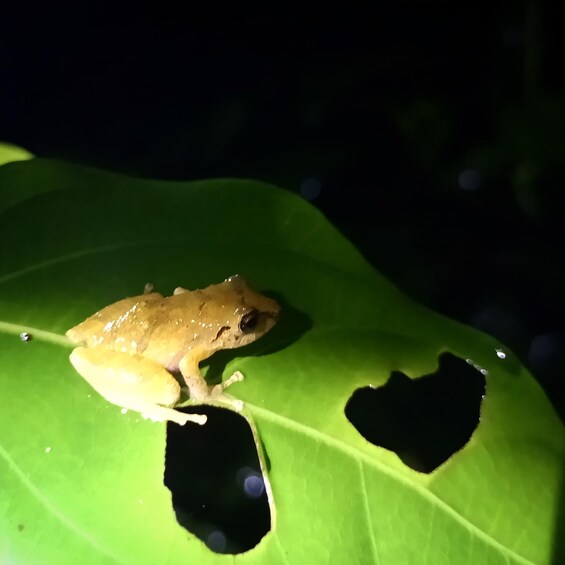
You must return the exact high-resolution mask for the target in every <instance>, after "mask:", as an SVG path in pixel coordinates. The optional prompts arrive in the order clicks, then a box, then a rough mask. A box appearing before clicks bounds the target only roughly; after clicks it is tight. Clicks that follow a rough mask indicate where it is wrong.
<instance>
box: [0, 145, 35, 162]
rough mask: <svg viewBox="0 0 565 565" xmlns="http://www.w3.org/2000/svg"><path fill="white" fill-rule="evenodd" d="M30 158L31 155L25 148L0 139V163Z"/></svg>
mask: <svg viewBox="0 0 565 565" xmlns="http://www.w3.org/2000/svg"><path fill="white" fill-rule="evenodd" d="M32 158H33V155H32V154H31V153H30V152H29V151H27V150H26V149H22V148H21V147H17V146H16V145H12V144H10V143H3V142H1V141H0V165H4V164H5V163H12V162H13V161H27V160H28V159H32Z"/></svg>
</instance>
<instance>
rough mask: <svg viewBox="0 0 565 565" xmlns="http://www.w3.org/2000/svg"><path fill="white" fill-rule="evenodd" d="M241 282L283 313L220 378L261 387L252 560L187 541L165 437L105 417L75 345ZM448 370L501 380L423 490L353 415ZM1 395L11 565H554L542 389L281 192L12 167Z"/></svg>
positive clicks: (552, 462) (1, 479)
mask: <svg viewBox="0 0 565 565" xmlns="http://www.w3.org/2000/svg"><path fill="white" fill-rule="evenodd" d="M383 245H386V242H383ZM234 273H241V274H243V275H245V276H246V277H247V278H248V279H249V280H250V281H251V282H252V284H253V285H254V286H255V287H256V288H257V289H259V290H261V291H264V292H267V293H270V294H271V295H272V296H275V297H276V298H277V300H279V301H280V302H281V304H282V306H283V311H282V315H281V318H280V320H279V323H278V325H277V327H276V328H275V329H274V330H273V331H272V332H271V333H270V334H268V335H267V336H264V337H263V338H262V339H261V340H260V341H258V342H257V343H256V344H253V345H254V346H256V347H255V348H254V349H246V348H243V349H240V350H233V352H231V353H232V355H231V357H229V362H228V363H227V365H226V366H225V370H224V373H223V375H224V378H227V376H229V375H230V374H231V373H233V371H234V370H236V369H240V370H241V371H242V372H243V373H244V374H245V376H246V379H245V380H244V381H243V382H241V383H237V384H235V385H233V386H232V387H231V389H230V392H231V394H232V395H234V396H236V397H238V398H240V399H242V400H243V401H244V403H245V414H246V415H247V417H249V418H250V419H252V420H253V422H254V423H255V425H256V427H257V431H258V433H259V435H260V437H261V440H262V443H263V445H264V449H265V452H266V454H267V456H268V459H269V462H270V471H269V476H268V480H269V482H270V487H271V489H272V493H273V497H274V508H273V509H272V512H273V514H274V523H273V528H272V531H271V532H270V533H269V534H268V535H267V536H266V537H265V538H264V539H263V540H262V541H261V542H260V543H259V545H258V546H257V547H255V548H254V549H252V550H251V551H249V552H247V553H243V554H240V555H237V556H235V557H234V556H230V555H220V554H216V553H213V552H212V551H210V550H209V549H208V548H207V547H206V546H205V545H204V544H203V543H202V542H201V541H200V540H198V539H197V538H195V537H194V536H193V535H192V534H190V533H188V532H187V531H186V530H185V529H183V528H182V527H180V526H179V525H178V524H177V522H176V520H175V517H174V514H173V510H172V507H171V498H170V493H169V491H168V490H167V489H166V488H165V486H164V485H163V467H164V448H165V431H166V427H165V425H164V424H161V423H153V422H150V421H145V420H143V419H142V418H141V417H140V416H139V415H138V414H136V413H132V412H129V413H127V414H125V415H124V414H122V413H121V412H120V409H119V408H118V407H116V406H114V405H111V404H109V403H108V402H106V401H105V400H104V399H102V398H100V397H99V396H98V395H97V394H96V393H95V392H94V391H93V390H91V389H90V387H89V385H88V384H87V383H86V382H85V381H84V380H83V379H82V378H81V377H80V376H79V375H77V374H76V373H75V371H74V370H73V368H72V367H71V365H70V363H69V362H68V354H69V352H70V347H69V345H68V344H67V343H66V340H65V338H64V337H63V336H64V332H65V331H66V329H68V328H69V327H71V326H72V325H74V324H76V323H77V322H79V321H81V320H82V319H83V318H85V317H86V316H87V315H90V314H92V313H93V312H95V311H96V310H98V309H100V308H101V307H103V306H105V305H107V304H109V303H111V302H113V301H115V300H118V299H120V298H123V297H125V296H128V295H130V296H131V295H135V294H139V293H140V292H141V290H142V289H143V286H144V284H145V283H146V282H152V283H154V284H155V286H156V288H157V289H158V290H159V291H161V292H163V293H170V292H172V290H173V289H174V288H175V287H176V286H179V285H181V286H184V287H186V288H198V287H204V286H207V285H209V284H211V283H216V282H220V281H222V280H223V279H225V278H226V277H227V276H229V275H232V274H234ZM298 320H307V321H308V324H306V325H307V326H308V327H307V328H306V327H305V326H306V325H305V324H303V323H302V324H299V323H298ZM23 331H27V332H29V333H30V334H31V335H32V337H33V339H32V340H31V341H28V342H24V341H22V340H21V339H20V333H21V332H23ZM251 347H252V348H253V346H251ZM500 347H502V349H503V350H504V351H505V352H506V357H505V358H504V359H501V358H499V357H498V356H497V353H496V349H497V348H500ZM443 351H449V352H451V353H453V354H455V355H458V356H460V357H462V358H464V359H472V360H473V362H474V363H476V364H478V365H479V366H480V367H483V368H484V369H486V370H487V371H488V374H487V376H486V383H487V386H486V397H485V399H484V401H483V403H482V408H481V420H480V423H479V425H478V427H477V429H476V431H475V433H474V434H473V436H472V438H471V440H470V441H469V443H468V444H467V445H466V446H465V447H464V448H463V449H462V450H461V451H459V452H458V453H456V454H454V455H453V456H452V457H451V458H450V459H449V460H448V461H447V462H446V463H445V464H443V465H442V466H440V467H439V468H438V469H436V470H435V471H434V472H432V473H430V474H423V473H418V472H416V471H414V470H412V469H410V468H408V467H407V466H406V465H404V464H403V463H402V462H401V461H400V459H399V458H398V457H397V456H396V455H395V454H394V453H392V452H389V451H387V450H385V449H383V448H380V447H377V446H374V445H372V444H370V443H368V442H367V441H366V440H365V439H364V438H363V437H362V436H361V435H360V434H359V433H358V432H357V431H356V429H355V428H354V427H353V426H352V425H351V424H350V423H349V422H348V420H347V419H346V417H345V415H344V407H345V404H346V402H347V400H348V398H349V397H350V395H351V394H352V392H353V391H354V390H356V389H357V388H359V387H362V386H366V385H373V386H379V385H382V384H384V383H385V382H386V381H387V379H388V377H389V375H390V373H391V371H403V372H404V373H406V374H407V375H409V376H410V377H411V378H417V377H420V376H422V375H425V374H428V373H431V372H433V371H434V370H435V369H436V368H437V366H438V355H439V354H440V353H441V352H443ZM0 383H1V390H2V401H1V403H2V404H1V411H0V562H1V563H10V564H12V563H15V564H26V565H34V564H42V565H44V564H59V563H81V564H85V563H87V564H89V563H92V564H101V563H124V564H126V563H132V564H145V563H147V564H156V563H159V564H177V563H179V564H180V563H198V564H199V565H200V564H208V563H210V564H215V563H219V564H221V563H232V562H237V563H242V564H247V563H249V564H251V563H254V564H266V563H268V564H279V563H280V564H302V563H311V562H315V563H320V564H325V563H335V564H342V563H347V564H370V563H377V564H398V563H430V564H431V563H433V564H435V565H440V564H453V563H457V564H461V563H465V564H466V563H469V564H477V563H481V564H494V563H505V564H508V563H549V562H551V561H552V559H554V558H555V556H554V551H555V547H554V546H555V544H556V540H557V539H558V536H559V533H558V532H557V531H556V525H555V524H556V521H557V514H558V512H559V508H558V506H559V496H560V494H559V493H560V488H561V487H562V485H561V484H560V481H561V480H562V468H563V459H564V455H565V433H564V432H565V430H564V429H563V426H562V424H561V423H560V421H559V419H558V418H557V416H556V414H555V413H554V411H553V409H552V407H551V405H550V404H549V402H548V400H547V398H546V397H545V396H544V394H543V392H542V391H541V389H540V388H539V386H538V385H537V384H536V382H535V381H534V379H533V378H532V377H531V376H530V375H529V374H528V372H527V371H526V370H525V369H524V368H522V367H521V366H520V364H519V362H518V361H517V360H516V358H515V357H514V356H513V355H512V353H511V352H509V351H507V350H505V349H504V347H503V346H502V345H501V344H499V343H497V342H496V341H495V340H494V339H492V338H490V337H488V336H485V335H483V334H481V333H479V332H477V331H475V330H473V329H471V328H468V327H465V326H463V325H461V324H458V323H455V322H453V321H450V320H448V319H445V318H443V317H442V316H439V315H437V314H435V313H433V312H430V311H429V310H427V309H425V308H423V307H421V306H419V305H417V304H415V303H414V302H412V301H411V300H409V299H408V298H407V297H405V296H404V295H403V294H402V293H401V292H399V291H398V290H397V289H396V288H395V287H394V286H393V285H391V284H390V283H389V282H388V281H387V280H385V279H384V278H383V277H382V276H381V275H379V273H378V272H376V271H375V270H374V269H373V268H372V267H371V266H370V265H369V264H368V263H367V262H366V261H365V260H364V259H363V257H362V256H361V255H360V254H359V253H358V252H357V251H356V250H355V248H354V247H353V246H352V245H351V244H350V243H349V242H348V241H347V240H345V239H344V238H343V237H342V236H341V235H340V234H339V232H338V231H337V230H336V229H334V228H333V227H332V226H331V225H330V223H329V222H328V221H327V220H326V219H325V218H324V217H323V216H322V215H321V214H320V213H319V212H318V211H317V210H316V209H315V208H313V207H312V206H311V205H309V204H308V203H307V202H305V201H303V200H301V199H300V198H298V197H296V196H294V195H292V194H290V193H288V192H285V191H283V190H280V189H277V188H275V187H272V186H267V185H264V184H262V183H258V182H252V181H236V180H215V181H205V182H187V183H182V182H163V181H149V180H139V179H132V178H128V177H124V176H119V175H115V174H110V173H106V172H102V171H96V170H92V169H86V168H81V167H77V166H71V165H68V164H63V163H56V162H50V161H43V160H39V159H36V160H32V161H28V162H21V163H11V164H8V165H4V166H3V167H0ZM188 425H190V424H188Z"/></svg>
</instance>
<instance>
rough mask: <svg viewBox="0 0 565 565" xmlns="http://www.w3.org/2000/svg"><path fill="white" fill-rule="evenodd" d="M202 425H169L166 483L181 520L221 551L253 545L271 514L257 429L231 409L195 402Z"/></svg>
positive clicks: (268, 524)
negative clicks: (255, 436) (256, 440)
mask: <svg viewBox="0 0 565 565" xmlns="http://www.w3.org/2000/svg"><path fill="white" fill-rule="evenodd" d="M184 411H186V412H191V413H196V414H206V415H207V416H208V421H207V422H206V424H204V425H203V426H198V425H191V424H190V423H188V424H186V425H185V426H178V425H177V424H171V423H169V424H168V425H167V451H166V455H165V485H166V486H167V488H168V489H169V490H170V491H171V493H172V499H173V500H172V502H173V508H174V511H175V514H176V517H177V521H178V522H179V524H180V525H181V526H183V527H185V528H186V529H187V530H188V531H190V532H191V533H193V534H194V535H195V536H197V537H198V538H200V539H201V540H202V541H203V542H204V543H206V545H208V547H209V548H210V549H212V550H213V551H215V552H217V553H242V552H244V551H247V550H249V549H251V548H253V547H255V546H256V545H257V544H258V543H259V542H260V541H261V539H262V538H263V536H264V535H265V534H266V533H267V532H269V530H270V528H271V514H270V509H269V502H268V499H267V493H266V492H265V485H264V482H263V476H262V473H261V468H260V464H259V457H258V455H257V450H256V446H255V443H254V441H253V434H252V432H251V430H250V428H249V425H248V423H247V422H246V420H245V419H244V418H243V417H241V416H239V415H238V414H236V413H235V412H233V411H231V410H224V409H221V408H215V407H212V406H193V407H190V408H186V409H184Z"/></svg>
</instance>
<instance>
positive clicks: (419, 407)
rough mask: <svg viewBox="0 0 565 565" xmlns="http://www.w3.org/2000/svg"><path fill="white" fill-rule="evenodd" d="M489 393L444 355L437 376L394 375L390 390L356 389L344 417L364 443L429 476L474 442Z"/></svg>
mask: <svg viewBox="0 0 565 565" xmlns="http://www.w3.org/2000/svg"><path fill="white" fill-rule="evenodd" d="M484 393H485V378H484V376H483V374H481V372H480V371H479V370H477V369H475V368H474V367H473V366H472V365H469V364H468V363H466V362H465V361H464V360H463V359H460V358H459V357H456V356H455V355H452V354H450V353H444V354H443V355H441V357H440V359H439V368H438V370H437V371H436V372H435V373H433V374H430V375H425V376H423V377H420V378H417V379H410V378H409V377H407V376H406V375H405V374H404V373H402V372H400V371H393V372H392V373H391V376H390V378H389V380H388V381H387V382H386V384H385V385H383V386H381V387H378V388H373V387H364V388H360V389H357V390H356V391H355V392H354V393H353V395H352V396H351V398H350V399H349V401H348V402H347V405H346V407H345V415H346V417H347V419H348V420H349V421H350V422H351V423H352V424H353V425H354V426H355V428H356V429H357V431H358V432H359V433H360V434H361V435H362V436H363V437H364V438H365V439H367V440H368V441H370V442H371V443H374V444H375V445H378V446H380V447H384V448H385V449H389V450H390V451H394V452H395V453H396V454H397V455H398V457H400V459H401V460H402V461H403V462H404V463H405V464H406V465H408V466H409V467H411V468H412V469H414V470H416V471H421V472H424V473H430V472H431V471H433V470H434V469H435V468H436V467H439V466H440V465H441V464H442V463H444V462H445V461H447V459H449V457H451V455H453V454H454V453H455V452H456V451H458V450H459V449H461V448H462V447H463V446H464V445H465V444H466V443H467V442H468V441H469V438H470V437H471V434H472V433H473V431H474V430H475V428H476V427H477V424H478V422H479V415H480V407H481V401H482V398H483V396H484Z"/></svg>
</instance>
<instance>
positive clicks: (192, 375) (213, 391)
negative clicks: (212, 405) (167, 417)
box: [179, 350, 243, 411]
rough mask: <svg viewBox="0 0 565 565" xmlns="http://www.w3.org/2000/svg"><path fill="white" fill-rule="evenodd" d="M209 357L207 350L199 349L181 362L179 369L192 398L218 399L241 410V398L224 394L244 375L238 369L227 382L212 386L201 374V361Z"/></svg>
mask: <svg viewBox="0 0 565 565" xmlns="http://www.w3.org/2000/svg"><path fill="white" fill-rule="evenodd" d="M207 357H208V354H207V352H202V354H199V351H198V350H192V351H190V352H189V353H187V354H186V355H185V356H184V357H183V358H182V359H181V360H180V362H179V370H180V372H181V374H182V377H183V379H184V382H185V383H186V386H187V387H188V392H189V394H190V399H191V400H194V401H195V402H196V403H198V402H203V403H205V402H208V401H210V400H217V401H220V402H224V403H226V404H229V405H230V406H232V407H233V408H235V409H236V410H238V411H239V410H241V409H242V408H243V403H242V402H241V401H240V400H237V399H235V398H232V397H230V396H228V395H226V394H224V390H225V389H226V388H227V387H229V386H230V385H232V384H233V383H236V382H239V381H242V380H243V375H242V374H241V373H240V372H239V371H236V372H235V373H234V374H233V375H232V376H231V377H229V378H228V379H227V380H226V381H225V382H223V383H220V384H218V385H215V386H213V387H210V386H208V383H207V382H206V380H205V379H204V377H203V376H202V375H201V374H200V367H199V363H200V361H203V360H204V359H206V358H207Z"/></svg>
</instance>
